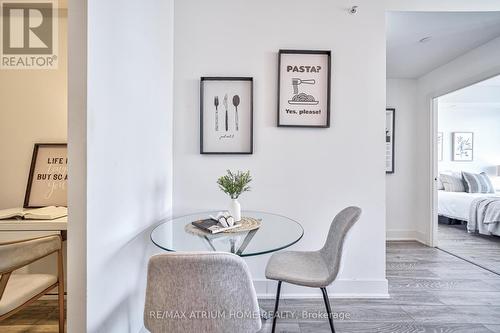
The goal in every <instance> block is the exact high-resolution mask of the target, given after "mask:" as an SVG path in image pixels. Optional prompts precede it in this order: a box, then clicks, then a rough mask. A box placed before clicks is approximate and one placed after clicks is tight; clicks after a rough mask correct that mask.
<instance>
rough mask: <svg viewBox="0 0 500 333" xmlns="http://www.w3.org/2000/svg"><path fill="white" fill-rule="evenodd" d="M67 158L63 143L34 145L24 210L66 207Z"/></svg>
mask: <svg viewBox="0 0 500 333" xmlns="http://www.w3.org/2000/svg"><path fill="white" fill-rule="evenodd" d="M67 156H68V149H67V145H66V144H65V143H35V146H34V149H33V157H32V159H31V168H30V174H29V177H28V185H27V186H26V195H25V197H24V208H39V207H45V206H67V186H66V184H67V180H68V157H67Z"/></svg>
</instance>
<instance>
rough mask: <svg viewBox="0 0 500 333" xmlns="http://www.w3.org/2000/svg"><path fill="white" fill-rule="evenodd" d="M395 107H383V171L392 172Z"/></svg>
mask: <svg viewBox="0 0 500 333" xmlns="http://www.w3.org/2000/svg"><path fill="white" fill-rule="evenodd" d="M395 116H396V109H385V173H394V127H395Z"/></svg>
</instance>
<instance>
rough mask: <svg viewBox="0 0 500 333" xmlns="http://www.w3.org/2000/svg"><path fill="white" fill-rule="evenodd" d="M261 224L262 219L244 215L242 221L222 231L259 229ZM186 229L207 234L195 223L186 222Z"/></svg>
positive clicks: (191, 232) (232, 231) (234, 231)
mask: <svg viewBox="0 0 500 333" xmlns="http://www.w3.org/2000/svg"><path fill="white" fill-rule="evenodd" d="M261 225H262V220H260V219H256V218H253V217H248V216H243V217H242V218H241V221H240V222H239V223H238V224H235V228H226V229H225V230H222V233H224V234H229V233H240V232H246V231H252V230H256V229H259V228H260V226H261ZM184 231H186V232H188V233H190V234H195V235H199V236H205V235H206V234H207V232H206V231H205V230H203V228H199V227H198V226H196V225H194V223H188V224H186V226H185V227H184Z"/></svg>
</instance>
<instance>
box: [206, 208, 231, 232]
mask: <svg viewBox="0 0 500 333" xmlns="http://www.w3.org/2000/svg"><path fill="white" fill-rule="evenodd" d="M209 217H210V218H211V219H212V220H215V221H218V222H219V223H220V224H221V225H222V226H223V227H225V228H227V227H232V226H233V224H234V217H232V216H231V214H229V212H228V211H223V212H218V213H217V214H216V215H215V216H212V215H210V216H209Z"/></svg>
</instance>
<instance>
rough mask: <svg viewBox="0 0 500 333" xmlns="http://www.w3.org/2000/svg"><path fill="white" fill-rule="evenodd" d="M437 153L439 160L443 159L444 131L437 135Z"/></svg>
mask: <svg viewBox="0 0 500 333" xmlns="http://www.w3.org/2000/svg"><path fill="white" fill-rule="evenodd" d="M437 153H438V161H442V160H443V132H438V135H437Z"/></svg>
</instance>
